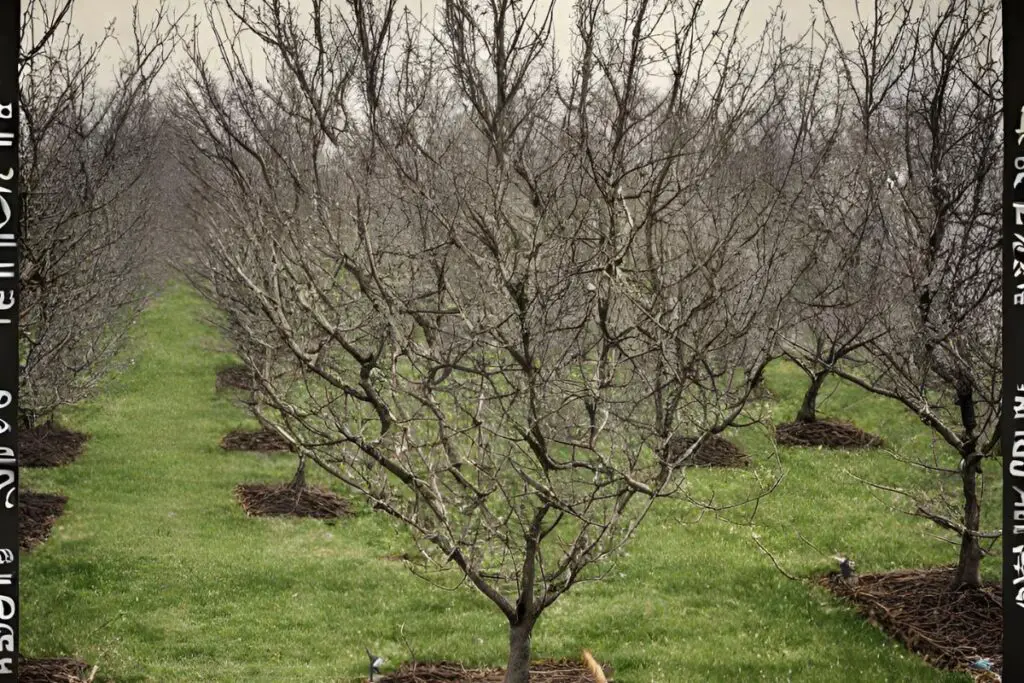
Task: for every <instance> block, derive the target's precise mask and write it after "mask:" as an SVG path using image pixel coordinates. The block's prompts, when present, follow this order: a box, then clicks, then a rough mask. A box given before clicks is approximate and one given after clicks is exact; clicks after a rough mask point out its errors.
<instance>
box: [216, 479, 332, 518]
mask: <svg viewBox="0 0 1024 683" xmlns="http://www.w3.org/2000/svg"><path fill="white" fill-rule="evenodd" d="M235 497H236V498H237V499H238V502H239V503H241V504H242V509H243V510H245V514H247V515H249V516H250V517H277V516H292V517H314V518H316V519H336V518H338V517H344V516H345V515H348V514H349V513H350V506H349V504H348V501H346V500H345V499H344V498H339V497H338V496H337V495H336V494H335V493H333V492H332V491H328V490H327V489H324V488H320V487H318V486H305V487H303V488H298V489H297V488H294V487H292V486H291V485H289V484H239V485H238V486H236V487H235Z"/></svg>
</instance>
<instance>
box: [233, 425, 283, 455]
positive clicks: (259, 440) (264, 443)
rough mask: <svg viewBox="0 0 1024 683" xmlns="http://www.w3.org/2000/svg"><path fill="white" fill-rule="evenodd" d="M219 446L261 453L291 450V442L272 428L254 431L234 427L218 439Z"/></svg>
mask: <svg viewBox="0 0 1024 683" xmlns="http://www.w3.org/2000/svg"><path fill="white" fill-rule="evenodd" d="M220 447H221V448H223V449H224V450H226V451H256V452H261V453H277V452H281V451H290V450H291V444H289V443H288V441H287V440H286V439H285V438H284V437H283V436H281V435H280V434H278V433H277V432H275V431H274V430H272V429H260V430H257V431H254V432H251V431H245V430H242V429H236V430H234V431H232V432H228V434H226V435H225V436H224V438H223V439H221V440H220Z"/></svg>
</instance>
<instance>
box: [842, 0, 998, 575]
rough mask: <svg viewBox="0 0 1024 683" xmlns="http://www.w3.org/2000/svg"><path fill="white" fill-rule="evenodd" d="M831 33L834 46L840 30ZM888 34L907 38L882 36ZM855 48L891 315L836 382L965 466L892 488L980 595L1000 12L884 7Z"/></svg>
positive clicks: (860, 28) (994, 407)
mask: <svg viewBox="0 0 1024 683" xmlns="http://www.w3.org/2000/svg"><path fill="white" fill-rule="evenodd" d="M822 6H823V9H824V3H823V4H822ZM826 16H827V14H826ZM828 26H829V27H830V29H831V30H830V32H829V35H830V37H831V39H832V40H834V41H837V42H838V38H837V32H836V31H835V29H834V27H833V25H832V21H831V19H829V20H828ZM887 26H888V27H896V29H897V30H896V31H895V33H893V32H889V33H885V34H884V35H883V33H884V30H885V28H886V27H887ZM855 40H856V42H855V45H854V48H853V50H851V51H848V52H847V53H845V56H844V59H843V60H842V62H841V66H842V68H843V70H844V73H845V75H846V85H847V88H848V92H849V93H850V94H851V95H852V96H853V97H854V98H855V100H856V101H857V103H858V105H859V106H860V109H861V112H862V115H861V117H860V119H861V120H860V122H859V123H860V126H859V128H858V130H857V133H858V134H859V135H860V136H861V139H862V140H863V141H864V147H863V148H864V153H865V156H866V163H865V164H864V167H863V168H864V170H863V171H862V172H861V178H860V179H859V180H858V183H860V184H861V186H862V187H869V188H871V189H870V192H869V193H868V194H867V196H866V201H867V203H868V204H869V206H870V210H871V211H872V212H873V213H874V214H875V216H876V217H875V218H873V219H872V221H873V223H874V224H875V226H876V227H875V231H876V232H875V239H879V240H882V241H883V243H884V245H885V247H886V250H885V254H884V258H883V259H882V261H881V263H880V264H879V266H880V267H881V268H882V270H883V271H884V275H883V276H882V277H884V281H885V283H886V288H887V296H888V297H889V298H890V299H891V308H890V310H889V311H888V312H887V314H886V316H885V318H884V322H885V324H886V330H885V334H884V335H883V336H881V337H877V338H875V339H873V340H872V341H870V343H868V344H867V345H866V347H865V348H866V351H867V353H865V354H864V356H863V360H864V365H863V366H861V367H859V368H856V369H853V368H850V367H846V366H843V365H842V364H839V365H833V366H832V370H833V371H834V372H836V373H837V374H839V375H841V376H842V377H844V378H846V379H848V380H850V381H852V382H854V383H856V384H857V385H859V386H861V387H863V388H865V389H868V390H870V391H872V392H875V393H876V394H879V395H882V396H887V397H890V398H893V399H895V400H897V401H899V402H900V403H902V404H903V405H904V406H906V407H907V408H909V409H910V410H911V411H912V412H913V413H914V414H916V415H917V416H918V417H919V418H920V419H921V420H922V421H923V422H924V423H925V424H926V425H928V426H929V427H931V429H932V430H933V431H934V432H935V434H936V435H937V436H939V437H941V439H942V440H943V441H944V442H945V443H946V444H948V445H949V446H950V447H951V448H952V449H953V450H954V451H955V452H956V454H957V456H958V457H959V459H960V464H959V466H957V465H954V464H953V463H951V462H950V461H949V459H948V456H947V457H942V455H941V454H940V453H934V454H933V455H932V457H931V458H929V459H912V462H913V463H914V464H915V465H917V466H919V467H922V468H925V469H927V470H930V471H933V472H935V473H936V474H937V476H938V485H937V486H936V487H935V488H934V489H932V490H928V491H905V490H902V489H896V488H895V487H888V488H891V489H892V490H897V491H898V492H899V493H902V494H904V495H906V496H909V498H910V501H911V507H910V511H911V512H912V513H913V514H916V515H919V516H922V517H925V518H927V519H930V520H932V521H933V522H935V523H936V524H938V525H939V526H940V527H941V528H943V529H945V530H946V531H948V532H952V534H953V538H952V539H950V540H951V542H954V543H956V544H958V545H959V546H960V553H959V559H958V564H957V571H956V573H955V578H954V588H955V587H959V586H967V587H977V586H980V584H981V576H980V562H981V558H982V556H983V551H982V548H981V543H980V539H981V538H984V537H990V538H998V535H999V534H998V532H991V533H986V532H983V531H981V529H980V521H981V495H982V492H983V486H982V485H981V479H980V475H981V474H982V462H983V461H984V460H985V459H986V458H988V457H991V456H992V454H993V452H994V449H995V448H996V445H997V444H998V440H999V434H998V430H999V428H998V425H999V414H1000V382H1001V373H1002V363H1001V349H1000V335H999V324H1000V323H999V320H1000V318H999V282H1000V267H999V239H1000V227H999V226H1000V204H999V201H1000V199H999V197H1000V189H999V188H1000V184H999V183H1000V173H999V168H1000V166H999V158H1000V146H1001V131H1000V121H1001V119H1000V116H1001V108H1002V91H1001V80H1000V74H1001V72H1002V70H1001V67H1000V63H999V59H1000V56H999V47H998V46H999V45H1000V40H1001V37H1000V26H999V14H998V8H997V7H995V6H994V5H993V4H992V3H989V2H984V1H983V0H953V1H951V2H948V3H944V5H943V6H942V7H939V8H937V11H936V8H934V7H929V6H928V5H925V6H924V7H922V8H920V9H918V8H915V7H914V6H913V4H912V3H911V2H910V1H909V0H898V1H897V0H892V1H889V2H878V3H876V5H875V10H874V15H873V16H872V17H870V18H867V19H865V20H862V21H861V22H859V23H858V24H856V25H855ZM886 62H888V63H889V64H898V65H899V69H896V70H894V71H892V72H891V76H890V75H881V76H880V74H879V72H877V71H875V70H874V69H875V67H876V65H879V64H884V63H886ZM951 477H952V478H953V480H954V481H955V482H956V486H955V487H950V486H949V485H948V483H947V482H948V480H949V479H950V478H951ZM950 489H952V490H950Z"/></svg>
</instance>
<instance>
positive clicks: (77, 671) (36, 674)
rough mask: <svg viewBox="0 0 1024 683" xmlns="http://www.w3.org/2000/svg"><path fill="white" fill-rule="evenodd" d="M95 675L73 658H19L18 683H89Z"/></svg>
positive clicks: (86, 665) (87, 666)
mask: <svg viewBox="0 0 1024 683" xmlns="http://www.w3.org/2000/svg"><path fill="white" fill-rule="evenodd" d="M94 673H95V669H93V671H92V672H90V671H89V665H88V664H86V663H85V662H83V661H82V660H80V659H74V658H73V657H49V658H41V659H32V658H29V657H22V656H19V657H18V683H89V682H90V681H92V676H93V674H94Z"/></svg>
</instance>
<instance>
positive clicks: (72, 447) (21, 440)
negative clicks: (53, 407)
mask: <svg viewBox="0 0 1024 683" xmlns="http://www.w3.org/2000/svg"><path fill="white" fill-rule="evenodd" d="M88 439H89V437H88V435H86V434H82V433H81V432H75V431H72V430H70V429H64V428H62V427H56V426H54V425H48V424H43V425H39V426H38V427H34V428H32V429H22V430H20V431H19V432H18V464H19V465H21V466H22V467H60V466H61V465H67V464H68V463H70V462H73V461H74V460H75V459H76V458H78V456H80V455H81V454H82V451H83V450H85V442H86V441H87V440H88Z"/></svg>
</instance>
